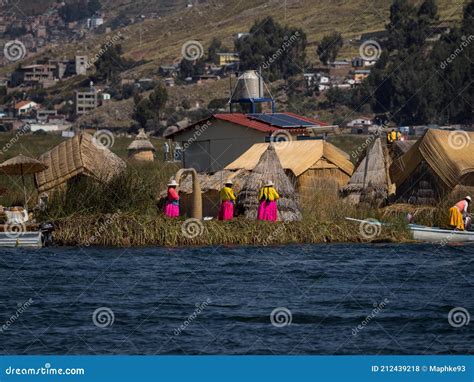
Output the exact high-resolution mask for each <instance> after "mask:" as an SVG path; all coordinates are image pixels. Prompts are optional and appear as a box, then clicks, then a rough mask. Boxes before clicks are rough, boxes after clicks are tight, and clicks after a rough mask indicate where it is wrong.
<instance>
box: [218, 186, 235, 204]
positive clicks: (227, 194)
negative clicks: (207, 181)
mask: <svg viewBox="0 0 474 382" xmlns="http://www.w3.org/2000/svg"><path fill="white" fill-rule="evenodd" d="M220 197H221V201H223V202H224V201H226V200H231V201H234V200H235V199H236V198H235V195H234V190H232V188H230V187H227V186H224V187H223V188H222V190H221V192H220Z"/></svg>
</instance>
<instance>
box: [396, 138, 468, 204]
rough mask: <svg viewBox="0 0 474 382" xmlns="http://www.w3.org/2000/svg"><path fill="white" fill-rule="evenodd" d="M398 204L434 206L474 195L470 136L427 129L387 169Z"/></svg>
mask: <svg viewBox="0 0 474 382" xmlns="http://www.w3.org/2000/svg"><path fill="white" fill-rule="evenodd" d="M390 176H391V179H392V181H393V182H394V183H395V184H396V186H397V192H396V200H397V202H400V203H410V204H416V205H435V204H438V203H439V202H440V200H441V199H443V198H444V197H446V196H449V197H452V198H463V197H464V196H466V194H472V193H473V192H474V132H466V131H445V130H437V129H428V130H427V131H426V132H425V134H424V135H423V136H422V137H421V138H420V139H419V140H418V141H417V142H416V143H415V144H414V145H413V146H412V147H411V148H410V149H409V150H408V151H407V152H406V153H405V154H404V155H402V156H401V157H400V158H398V159H396V160H395V161H394V162H393V163H392V165H391V166H390Z"/></svg>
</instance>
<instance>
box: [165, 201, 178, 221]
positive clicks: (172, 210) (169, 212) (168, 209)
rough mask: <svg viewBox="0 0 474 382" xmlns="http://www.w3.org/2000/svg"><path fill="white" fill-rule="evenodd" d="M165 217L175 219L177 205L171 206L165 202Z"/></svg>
mask: <svg viewBox="0 0 474 382" xmlns="http://www.w3.org/2000/svg"><path fill="white" fill-rule="evenodd" d="M165 216H168V217H169V218H177V217H178V216H179V204H173V203H171V202H168V201H167V202H166V204H165Z"/></svg>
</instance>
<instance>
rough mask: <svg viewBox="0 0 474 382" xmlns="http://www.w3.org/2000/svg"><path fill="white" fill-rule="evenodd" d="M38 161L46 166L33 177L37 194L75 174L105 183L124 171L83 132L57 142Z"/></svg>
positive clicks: (122, 165)
mask: <svg viewBox="0 0 474 382" xmlns="http://www.w3.org/2000/svg"><path fill="white" fill-rule="evenodd" d="M38 160H40V161H41V162H43V163H44V164H45V165H46V166H48V168H47V169H46V170H44V171H41V172H39V173H37V174H35V184H36V187H37V189H38V192H45V191H49V190H51V189H53V188H55V187H58V186H60V185H62V184H65V183H66V182H67V181H68V180H69V179H71V178H73V177H75V176H78V175H85V176H89V177H92V178H94V179H96V180H98V181H103V182H107V181H108V180H110V179H111V178H112V177H113V176H115V175H117V174H119V173H120V172H121V171H123V170H124V169H125V168H126V164H125V162H124V161H123V160H122V159H120V158H119V157H118V156H117V155H115V154H114V153H113V152H112V151H110V150H109V149H107V148H106V147H103V146H100V143H96V142H95V141H94V139H93V137H92V136H91V135H89V134H86V133H82V134H79V135H76V136H75V137H74V138H71V139H68V140H67V141H64V142H62V143H60V144H59V145H57V146H55V147H53V148H52V149H51V150H49V151H47V152H45V153H44V154H42V155H41V156H40V157H39V158H38Z"/></svg>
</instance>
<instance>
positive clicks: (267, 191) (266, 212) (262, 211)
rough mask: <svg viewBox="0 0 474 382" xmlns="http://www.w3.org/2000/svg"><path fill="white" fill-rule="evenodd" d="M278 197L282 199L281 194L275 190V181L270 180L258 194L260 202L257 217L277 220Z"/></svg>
mask: <svg viewBox="0 0 474 382" xmlns="http://www.w3.org/2000/svg"><path fill="white" fill-rule="evenodd" d="M278 199H280V195H278V192H277V191H276V190H275V187H274V184H273V182H272V181H271V180H269V181H268V182H266V183H265V185H264V186H263V187H262V188H261V189H260V192H259V194H258V200H259V201H260V204H259V206H258V212H257V219H258V220H270V221H276V220H277V219H278V209H277V200H278Z"/></svg>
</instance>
